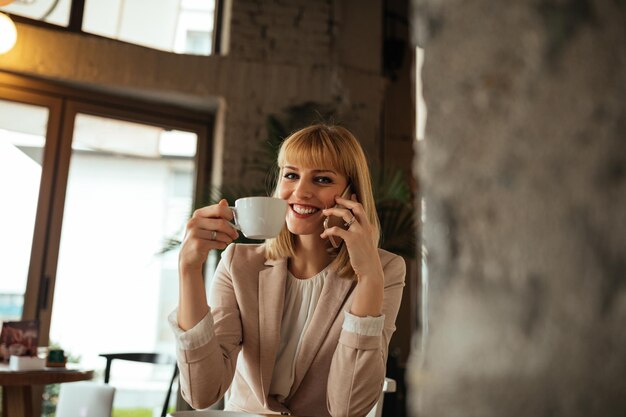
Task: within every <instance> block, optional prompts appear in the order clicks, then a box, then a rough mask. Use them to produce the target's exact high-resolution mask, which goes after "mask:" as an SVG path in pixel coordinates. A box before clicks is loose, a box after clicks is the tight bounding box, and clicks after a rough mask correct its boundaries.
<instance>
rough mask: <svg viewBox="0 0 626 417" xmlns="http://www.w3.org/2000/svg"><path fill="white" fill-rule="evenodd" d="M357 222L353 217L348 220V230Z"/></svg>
mask: <svg viewBox="0 0 626 417" xmlns="http://www.w3.org/2000/svg"><path fill="white" fill-rule="evenodd" d="M355 221H356V218H355V217H354V216H352V218H351V219H350V220H348V222H347V223H345V224H344V226H346V227H347V228H350V226H352V223H354V222H355Z"/></svg>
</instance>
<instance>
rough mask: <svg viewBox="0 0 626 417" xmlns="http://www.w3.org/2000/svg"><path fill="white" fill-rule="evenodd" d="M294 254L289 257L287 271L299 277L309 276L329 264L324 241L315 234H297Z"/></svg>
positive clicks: (329, 258)
mask: <svg viewBox="0 0 626 417" xmlns="http://www.w3.org/2000/svg"><path fill="white" fill-rule="evenodd" d="M294 246H295V248H294V249H295V256H294V257H293V258H290V259H289V272H291V273H292V274H293V275H294V276H295V277H297V278H300V279H306V278H311V277H312V276H314V275H315V274H317V273H318V272H320V271H322V270H323V269H324V268H326V267H327V266H328V264H330V262H331V261H332V258H331V257H330V254H329V253H328V252H327V251H326V241H325V240H323V239H321V238H319V237H317V236H313V235H311V236H297V237H296V239H295V245H294Z"/></svg>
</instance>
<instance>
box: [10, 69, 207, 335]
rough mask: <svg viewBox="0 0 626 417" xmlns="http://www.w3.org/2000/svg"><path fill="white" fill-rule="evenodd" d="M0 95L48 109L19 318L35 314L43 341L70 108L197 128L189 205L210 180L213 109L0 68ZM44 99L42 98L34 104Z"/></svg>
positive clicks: (61, 204)
mask: <svg viewBox="0 0 626 417" xmlns="http://www.w3.org/2000/svg"><path fill="white" fill-rule="evenodd" d="M0 98H3V99H6V100H9V101H16V102H21V103H26V104H34V105H42V106H46V107H48V108H49V109H50V113H49V122H48V127H47V132H46V146H45V147H44V163H43V165H42V166H43V170H42V177H41V185H40V195H39V201H38V206H37V211H36V213H37V214H36V219H35V223H36V224H35V232H34V236H33V246H32V250H31V260H30V265H29V272H28V280H27V287H26V289H25V293H24V309H23V313H22V319H23V320H30V319H39V320H40V332H41V336H40V340H39V344H40V345H45V344H47V343H48V341H49V330H50V324H51V323H50V320H51V316H52V305H53V298H54V284H55V280H56V268H57V262H58V255H59V246H60V238H61V230H62V222H63V210H64V207H65V192H66V187H67V180H68V174H69V161H70V158H71V152H72V149H71V143H72V136H73V129H74V120H75V116H76V114H78V113H80V114H88V115H93V116H100V117H107V118H111V119H116V120H124V121H129V122H134V123H141V124H146V125H152V126H158V127H163V128H166V129H176V130H183V131H189V132H193V133H196V134H197V137H198V140H197V147H196V157H195V161H194V162H195V167H196V175H195V177H194V185H193V192H194V198H193V206H194V207H197V206H198V205H199V204H200V203H202V202H203V200H204V199H205V198H206V197H207V191H208V189H209V185H210V184H211V162H212V150H213V146H212V144H213V131H214V125H215V114H216V111H214V112H208V111H197V110H193V109H189V108H182V107H180V106H175V105H171V104H168V103H163V102H152V101H144V100H137V99H136V98H129V97H122V96H119V95H111V94H106V93H102V92H97V93H95V92H93V91H90V90H86V89H80V88H73V87H69V86H66V85H61V84H59V83H54V82H48V81H42V80H38V79H34V78H30V77H25V76H20V75H15V74H9V73H6V72H2V71H0ZM40 103H44V104H40Z"/></svg>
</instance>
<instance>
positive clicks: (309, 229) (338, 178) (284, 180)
mask: <svg viewBox="0 0 626 417" xmlns="http://www.w3.org/2000/svg"><path fill="white" fill-rule="evenodd" d="M347 185H348V179H347V178H346V177H345V176H344V175H342V174H340V173H338V172H337V171H335V170H333V169H331V168H327V167H309V166H301V165H295V164H289V163H287V164H285V166H284V167H283V168H282V169H281V178H280V182H279V184H278V189H277V195H278V197H279V198H282V199H283V200H287V203H288V204H289V210H288V211H287V218H286V220H287V228H288V229H289V231H290V232H291V233H293V234H295V235H311V234H314V233H316V234H318V235H319V234H321V233H322V232H323V230H324V226H323V222H324V219H325V216H324V215H323V214H322V210H323V209H325V208H329V207H333V206H334V205H335V204H336V203H335V196H340V195H341V194H342V192H343V190H344V189H345V188H346V187H347Z"/></svg>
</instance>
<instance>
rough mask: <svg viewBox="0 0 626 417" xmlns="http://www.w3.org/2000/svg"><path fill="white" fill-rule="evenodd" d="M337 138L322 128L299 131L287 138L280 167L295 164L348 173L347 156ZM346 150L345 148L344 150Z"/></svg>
mask: <svg viewBox="0 0 626 417" xmlns="http://www.w3.org/2000/svg"><path fill="white" fill-rule="evenodd" d="M338 145H339V143H338V141H337V140H335V138H333V137H331V136H330V135H329V134H328V132H325V131H322V130H320V129H318V130H314V131H305V132H297V133H295V134H294V135H292V136H290V137H289V138H287V139H286V140H285V142H284V143H283V146H282V147H281V149H280V152H279V154H278V161H277V162H278V167H279V168H281V169H282V168H283V167H284V166H285V165H287V164H288V163H289V164H294V165H300V166H306V167H312V168H317V169H330V170H333V171H335V172H337V173H339V174H342V175H345V176H346V177H349V175H348V166H347V165H346V163H345V158H341V157H340V155H341V149H339V146H338ZM344 151H345V150H344Z"/></svg>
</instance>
